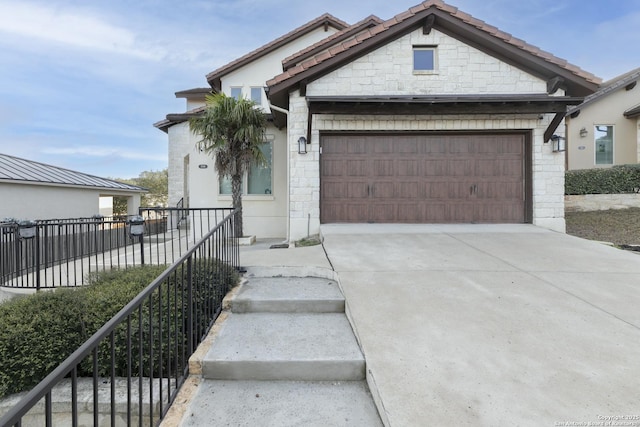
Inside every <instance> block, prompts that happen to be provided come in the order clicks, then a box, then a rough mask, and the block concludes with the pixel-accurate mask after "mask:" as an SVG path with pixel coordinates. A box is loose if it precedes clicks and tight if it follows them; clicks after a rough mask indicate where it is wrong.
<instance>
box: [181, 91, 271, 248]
mask: <svg viewBox="0 0 640 427" xmlns="http://www.w3.org/2000/svg"><path fill="white" fill-rule="evenodd" d="M266 126H267V120H266V118H265V115H264V113H263V112H262V110H260V109H259V108H256V103H255V102H253V101H250V100H248V99H245V98H240V99H235V98H232V97H229V96H226V95H225V94H223V93H217V94H213V95H207V97H206V106H205V110H204V112H203V113H202V114H201V115H199V116H198V117H192V118H191V119H190V120H189V127H190V129H191V131H192V132H193V133H195V134H197V135H200V136H201V138H202V139H201V140H200V141H198V143H197V146H198V148H199V149H201V150H203V151H204V152H206V153H208V154H211V155H212V156H213V158H214V161H215V167H216V170H217V171H218V177H219V179H220V180H222V179H223V178H224V177H229V178H231V198H232V201H233V207H234V208H240V215H238V216H237V217H236V218H237V220H236V223H235V230H234V231H235V237H241V236H243V232H242V176H243V175H244V173H245V171H247V170H248V169H249V167H250V166H251V164H252V163H253V164H258V165H263V164H265V162H266V159H265V157H264V154H262V151H261V150H260V147H261V146H262V144H263V143H264V131H265V128H266Z"/></svg>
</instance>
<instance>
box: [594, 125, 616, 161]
mask: <svg viewBox="0 0 640 427" xmlns="http://www.w3.org/2000/svg"><path fill="white" fill-rule="evenodd" d="M593 135H594V137H595V152H596V165H612V164H613V126H607V125H596V126H594V132H593Z"/></svg>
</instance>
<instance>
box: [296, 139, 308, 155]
mask: <svg viewBox="0 0 640 427" xmlns="http://www.w3.org/2000/svg"><path fill="white" fill-rule="evenodd" d="M298 153H299V154H307V138H305V137H304V136H301V137H300V138H298Z"/></svg>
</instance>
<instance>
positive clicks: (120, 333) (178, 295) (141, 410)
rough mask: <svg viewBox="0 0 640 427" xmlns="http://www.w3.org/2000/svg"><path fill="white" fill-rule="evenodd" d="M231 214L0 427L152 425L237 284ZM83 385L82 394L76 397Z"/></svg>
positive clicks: (29, 395) (27, 397) (236, 250)
mask: <svg viewBox="0 0 640 427" xmlns="http://www.w3.org/2000/svg"><path fill="white" fill-rule="evenodd" d="M236 215H238V211H237V210H235V211H232V212H230V213H229V214H228V215H227V216H225V217H224V218H223V219H221V221H220V222H219V224H218V225H214V226H213V227H212V230H211V231H209V232H207V233H205V234H204V237H203V238H202V239H201V240H200V241H198V242H196V244H195V245H192V247H191V248H190V249H189V250H188V251H187V252H186V253H185V254H184V255H182V256H181V257H180V258H179V259H178V260H177V261H176V262H175V263H174V264H173V265H171V267H169V268H168V269H167V270H165V271H164V273H163V274H162V275H161V276H160V277H158V278H157V279H156V280H154V281H153V282H152V283H151V284H150V285H149V286H147V287H146V288H145V290H144V291H143V292H142V293H140V294H139V295H138V296H137V297H136V298H135V299H134V300H132V301H131V302H130V303H129V304H127V305H126V306H125V307H124V308H123V309H122V310H121V311H120V312H119V313H118V314H117V315H116V316H115V317H113V318H112V319H111V320H110V321H109V322H107V323H106V324H105V325H104V326H103V327H102V328H100V330H98V331H97V332H96V333H95V334H94V335H93V336H92V337H91V338H89V340H87V341H86V342H85V343H84V344H83V345H82V346H81V347H80V348H78V349H77V350H76V351H74V352H73V354H71V356H69V357H68V358H67V359H66V360H65V361H64V362H63V363H62V364H60V365H59V366H58V367H57V368H56V369H55V370H54V371H53V372H51V373H50V374H49V375H48V376H47V377H46V378H45V379H44V380H43V381H42V382H41V383H40V384H38V385H37V386H36V387H35V388H33V389H32V390H31V391H30V392H28V393H27V394H26V395H25V396H24V397H23V398H22V399H21V400H20V401H19V402H18V403H17V404H16V405H15V406H13V407H12V409H11V410H10V411H9V412H7V413H6V414H5V415H4V416H3V417H2V418H0V425H1V426H3V427H4V426H14V425H15V426H21V425H23V424H24V425H27V424H28V425H32V424H35V425H47V426H51V425H56V424H60V423H62V424H64V425H72V426H77V425H95V426H97V425H111V426H114V425H122V424H124V425H133V424H137V425H141V426H142V425H155V424H157V423H158V422H159V420H160V419H162V417H163V416H164V415H165V414H166V412H167V411H168V409H169V406H170V404H171V402H173V400H174V399H175V397H176V394H177V392H178V390H179V388H180V386H181V385H182V383H183V382H184V381H185V379H186V377H187V375H188V371H189V366H188V359H189V356H190V355H191V354H192V353H193V351H194V350H195V348H196V347H197V345H198V344H199V343H200V342H201V340H202V339H203V337H204V336H206V334H207V332H208V330H209V328H210V327H211V325H212V324H213V322H214V321H215V319H216V318H217V316H218V314H219V313H220V311H221V305H222V299H223V297H224V295H225V294H226V292H227V291H228V290H229V287H230V286H232V285H233V284H234V281H235V280H237V276H236V270H237V269H238V267H239V247H238V243H237V239H234V238H233V236H234V230H233V227H234V223H235V216H236ZM87 371H88V378H86V379H85V378H82V377H84V376H85V375H87ZM87 381H88V386H87V384H86V382H87ZM60 384H66V385H67V387H66V388H65V387H62V388H60ZM87 387H88V395H89V397H86V396H83V397H79V394H80V393H81V390H84V391H85V392H86V391H87V390H86V388H87ZM65 392H66V393H67V394H68V396H62V395H63V394H64V393H65ZM122 400H124V401H122ZM54 403H55V404H54ZM60 417H67V418H64V419H61V418H60ZM54 420H55V421H54Z"/></svg>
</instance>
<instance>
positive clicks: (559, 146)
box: [551, 135, 567, 153]
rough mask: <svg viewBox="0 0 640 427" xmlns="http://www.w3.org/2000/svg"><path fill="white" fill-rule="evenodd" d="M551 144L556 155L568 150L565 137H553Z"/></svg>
mask: <svg viewBox="0 0 640 427" xmlns="http://www.w3.org/2000/svg"><path fill="white" fill-rule="evenodd" d="M551 143H552V144H553V152H554V153H558V152H561V151H566V150H567V139H566V138H565V137H564V136H560V135H553V136H552V137H551Z"/></svg>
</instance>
